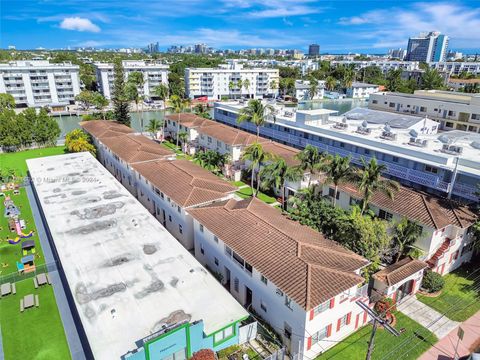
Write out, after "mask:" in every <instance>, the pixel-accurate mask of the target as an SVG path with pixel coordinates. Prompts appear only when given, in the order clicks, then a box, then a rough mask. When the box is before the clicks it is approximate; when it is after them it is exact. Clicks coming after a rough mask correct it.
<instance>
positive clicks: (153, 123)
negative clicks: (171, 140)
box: [146, 119, 163, 139]
mask: <svg viewBox="0 0 480 360" xmlns="http://www.w3.org/2000/svg"><path fill="white" fill-rule="evenodd" d="M162 127H163V121H161V120H157V119H150V122H149V123H148V126H147V129H146V130H147V131H148V132H149V133H150V134H152V137H153V138H154V139H156V138H157V133H158V130H160V128H162Z"/></svg>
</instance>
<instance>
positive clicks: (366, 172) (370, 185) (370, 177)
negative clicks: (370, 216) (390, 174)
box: [355, 157, 400, 214]
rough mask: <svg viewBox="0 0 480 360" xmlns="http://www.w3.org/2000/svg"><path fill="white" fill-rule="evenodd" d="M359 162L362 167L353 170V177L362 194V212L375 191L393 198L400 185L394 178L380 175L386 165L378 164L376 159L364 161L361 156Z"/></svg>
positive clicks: (385, 168)
mask: <svg viewBox="0 0 480 360" xmlns="http://www.w3.org/2000/svg"><path fill="white" fill-rule="evenodd" d="M361 162H362V167H361V168H359V169H357V171H356V172H355V178H356V181H357V182H358V189H359V190H360V191H361V192H362V195H363V199H362V207H361V213H362V214H363V213H364V212H365V211H366V210H367V207H368V204H369V202H370V199H371V198H372V196H373V194H374V193H375V192H376V191H380V192H383V193H384V194H385V195H387V196H388V197H389V198H390V199H392V200H393V198H394V193H395V192H396V191H398V190H399V189H400V185H399V184H398V183H397V182H396V181H394V180H390V179H385V178H383V177H382V172H384V171H386V170H387V166H386V165H383V164H379V163H378V162H377V159H375V158H371V159H370V161H366V160H365V158H363V157H362V158H361Z"/></svg>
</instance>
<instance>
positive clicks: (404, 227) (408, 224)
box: [392, 218, 423, 262]
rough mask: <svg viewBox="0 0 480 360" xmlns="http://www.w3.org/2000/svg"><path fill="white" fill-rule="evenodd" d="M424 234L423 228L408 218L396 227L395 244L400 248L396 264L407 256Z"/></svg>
mask: <svg viewBox="0 0 480 360" xmlns="http://www.w3.org/2000/svg"><path fill="white" fill-rule="evenodd" d="M422 233H423V229H422V227H421V226H419V225H418V224H417V223H415V222H413V221H410V220H408V219H407V218H403V219H402V220H400V222H399V223H398V224H396V225H395V228H394V230H393V236H392V240H393V242H394V244H395V245H396V246H397V247H398V253H397V256H396V259H395V262H398V261H399V260H400V259H401V258H402V257H404V256H405V255H407V253H408V250H409V249H410V248H412V247H413V245H414V244H415V243H416V242H417V240H418V239H419V238H420V237H421V236H422Z"/></svg>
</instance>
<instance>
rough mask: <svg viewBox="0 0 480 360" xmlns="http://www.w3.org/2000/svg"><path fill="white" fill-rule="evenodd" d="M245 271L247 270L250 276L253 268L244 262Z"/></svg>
mask: <svg viewBox="0 0 480 360" xmlns="http://www.w3.org/2000/svg"><path fill="white" fill-rule="evenodd" d="M245 270H247V272H248V273H250V275H252V271H253V267H252V265H250V264H249V263H247V262H246V261H245Z"/></svg>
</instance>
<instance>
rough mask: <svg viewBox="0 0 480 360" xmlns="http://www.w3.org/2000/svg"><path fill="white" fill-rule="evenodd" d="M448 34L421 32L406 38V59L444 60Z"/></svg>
mask: <svg viewBox="0 0 480 360" xmlns="http://www.w3.org/2000/svg"><path fill="white" fill-rule="evenodd" d="M447 49H448V36H446V35H442V34H440V33H439V32H437V31H432V32H429V33H422V34H420V35H418V36H416V37H411V38H410V39H408V46H407V55H406V57H405V58H406V60H409V61H421V62H437V61H445V60H446V58H447Z"/></svg>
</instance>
